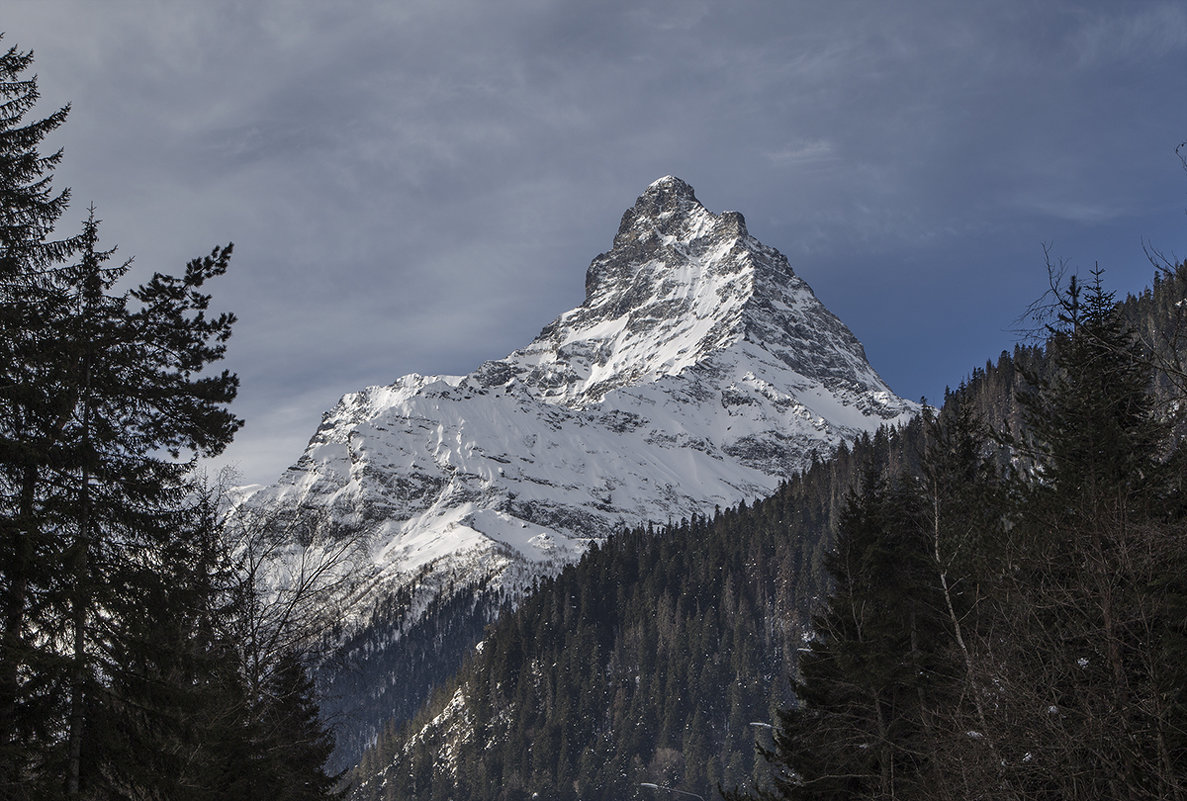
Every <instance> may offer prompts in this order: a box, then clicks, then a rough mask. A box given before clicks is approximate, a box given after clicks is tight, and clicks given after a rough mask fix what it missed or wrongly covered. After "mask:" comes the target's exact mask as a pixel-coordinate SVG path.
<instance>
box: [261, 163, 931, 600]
mask: <svg viewBox="0 0 1187 801" xmlns="http://www.w3.org/2000/svg"><path fill="white" fill-rule="evenodd" d="M914 408H915V407H914V405H913V404H910V403H907V402H905V401H903V400H901V399H900V398H898V397H897V396H895V395H894V393H893V392H891V391H890V389H889V388H888V387H887V386H886V384H885V383H884V382H883V381H882V380H881V379H880V378H879V377H878V375H877V374H876V373H875V372H874V370H873V369H872V368H871V367H870V366H869V364H868V363H867V361H866V358H865V353H864V351H863V349H862V346H861V343H860V342H858V340H857V338H856V337H854V336H853V334H852V333H851V332H850V331H849V329H848V328H846V327H845V325H844V324H843V323H841V321H840V320H838V319H837V318H836V317H835V316H834V315H832V314H831V313H830V312H829V311H828V310H827V309H825V308H824V306H823V305H822V304H821V303H820V302H819V301H818V300H817V299H816V297H815V296H814V295H813V294H812V291H811V289H810V288H809V287H808V285H807V284H806V283H804V281H803V280H802V279H800V278H799V277H798V276H797V275H796V274H795V273H794V272H793V271H792V269H791V267H790V265H789V264H788V262H787V259H786V258H785V257H784V256H783V255H782V254H780V253H779V252H778V251H776V250H774V249H773V248H769V247H767V246H765V245H763V244H761V243H760V242H758V241H757V240H756V239H754V238H753V237H751V236H750V235H749V234H748V232H747V230H746V223H745V220H744V219H743V218H742V215H741V214H739V213H737V212H725V213H722V214H713V213H711V212H709V211H708V210H706V209H705V207H704V206H702V205H701V204H700V202H698V200H697V199H696V196H695V194H694V192H693V189H692V187H690V186H689V185H688V184H686V183H684V182H683V181H681V180H679V179H677V178H672V177H666V178H662V179H660V180H658V181H656V182H655V183H653V184H652V185H651V186H649V187H648V188H647V190H646V191H645V192H644V193H643V195H642V196H640V197H639V199H638V200H637V201H636V202H635V205H634V206H633V207H632V208H631V209H629V210H627V212H626V213H625V214H624V215H623V218H622V224H621V225H620V227H619V230H618V234H617V235H616V236H615V238H614V245H613V247H612V249H611V250H610V251H609V252H607V253H603V254H601V255H599V256H598V257H597V258H595V259H594V260H593V262H592V264H591V265H590V267H589V270H588V273H587V275H586V299H585V302H584V303H582V305H581V306H579V307H577V308H576V309H573V310H571V311H568V312H566V313H564V314H562V315H561V316H560V317H558V318H557V319H556V320H554V321H553V322H552V323H550V324H549V325H547V326H545V328H544V329H543V331H541V333H540V335H539V336H538V337H537V338H536V339H535V340H534V341H533V342H532V343H531V344H529V345H528V346H527V347H525V348H523V349H521V350H518V351H515V352H514V353H512V354H511V355H509V356H507V357H506V358H504V359H500V360H497V361H490V362H487V363H485V364H483V365H482V366H481V367H479V368H478V370H476V371H475V372H474V373H472V374H470V375H468V376H420V375H409V376H405V377H403V378H401V379H399V380H398V381H396V382H395V383H393V384H392V385H390V386H386V387H369V388H367V389H365V390H363V391H361V392H357V393H353V394H349V395H346V396H345V397H343V398H342V400H341V401H340V402H339V404H338V405H337V406H336V407H335V408H334V409H332V410H331V411H329V412H328V413H327V414H326V415H325V417H324V419H323V422H322V425H321V427H320V428H319V429H318V431H317V433H316V434H315V436H314V437H313V439H312V440H311V441H310V443H309V446H308V448H307V449H306V451H305V453H304V455H303V456H302V457H301V458H300V460H299V461H298V462H297V463H296V465H294V466H293V467H291V468H289V470H288V472H287V473H286V474H285V475H284V476H283V477H282V479H281V480H280V481H279V482H278V483H277V484H276V485H275V486H273V487H270V488H268V489H266V490H264V491H262V492H261V493H259V494H257V496H256V499H255V500H256V501H257V502H259V501H261V500H263V499H270V498H280V499H285V500H289V501H299V502H302V503H313V504H317V505H324V506H328V507H330V508H331V509H333V510H334V512H335V514H336V515H338V516H339V517H342V518H345V519H348V520H351V521H354V522H357V523H359V524H363V525H366V526H369V527H371V528H373V529H374V530H375V531H376V532H377V535H378V536H377V547H376V552H375V560H376V570H377V571H378V572H379V574H380V575H381V577H382V579H383V583H386V582H391V581H395V582H399V581H400V580H401V577H402V576H408V575H411V574H413V573H414V572H418V571H421V570H422V568H424V567H425V566H426V565H428V564H430V563H431V564H434V565H436V566H437V567H438V568H439V569H441V570H444V571H445V572H446V574H447V575H449V576H450V578H449V582H460V583H462V584H464V583H466V581H467V579H466V576H467V574H468V573H471V572H474V571H478V572H481V573H483V574H493V575H496V576H501V575H504V574H505V577H506V580H507V581H508V582H510V583H512V584H522V583H524V582H528V581H530V579H531V577H532V576H534V575H538V574H539V573H542V572H550V571H554V570H556V569H558V567H559V566H560V565H562V564H564V563H566V562H568V561H570V560H573V559H575V558H576V557H577V556H578V555H579V554H580V553H581V552H582V550H583V548H584V546H585V544H586V543H587V541H588V540H589V539H591V538H600V537H604V536H606V535H608V534H610V533H612V532H613V531H615V530H618V529H620V528H621V527H623V526H631V525H639V524H643V523H646V522H647V521H649V520H653V521H659V522H662V521H665V520H668V519H679V518H680V517H683V516H688V515H691V514H694V513H702V512H705V511H708V510H712V508H713V506H714V505H715V504H719V505H722V506H725V505H730V504H733V503H736V502H737V501H738V500H741V499H743V498H753V497H756V496H760V495H763V494H766V493H768V492H769V491H771V490H772V489H773V488H774V487H775V486H776V485H777V484H778V482H779V481H780V480H781V479H782V478H785V477H787V476H788V475H790V474H791V473H792V472H793V471H795V470H797V469H799V468H801V467H803V466H804V465H805V464H806V463H807V462H809V461H810V459H811V458H812V454H813V452H814V451H815V452H816V453H818V454H820V455H824V454H825V453H827V452H829V451H831V450H832V449H833V448H835V447H836V446H837V445H838V444H839V443H840V442H842V441H843V440H847V439H850V438H852V437H854V436H855V435H857V434H858V433H860V432H861V431H867V430H871V429H873V428H876V427H877V426H879V425H881V424H883V423H894V422H897V421H900V420H902V419H905V417H906V416H908V415H910V414H911V413H912V412H913V411H914Z"/></svg>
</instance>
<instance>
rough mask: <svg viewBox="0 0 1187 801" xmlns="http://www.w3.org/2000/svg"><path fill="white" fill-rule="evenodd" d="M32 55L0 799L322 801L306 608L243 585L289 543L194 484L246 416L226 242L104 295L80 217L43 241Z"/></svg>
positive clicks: (9, 425)
mask: <svg viewBox="0 0 1187 801" xmlns="http://www.w3.org/2000/svg"><path fill="white" fill-rule="evenodd" d="M31 63H32V54H31V53H28V52H22V51H19V50H18V49H16V48H10V49H8V50H6V51H4V52H2V53H0V797H3V798H5V799H14V800H15V799H43V798H68V799H108V798H113V799H114V798H128V799H133V798H135V799H150V798H160V799H165V798H168V799H186V798H194V799H198V798H202V799H205V798H243V799H250V798H264V797H268V798H279V797H282V798H324V797H329V796H330V795H331V794H332V785H333V779H332V778H331V777H329V776H327V775H326V773H325V772H324V770H323V769H322V766H323V765H324V763H325V760H326V757H327V756H328V754H329V751H330V749H331V747H332V742H331V741H330V739H329V738H328V736H327V734H326V732H325V730H324V727H323V726H322V724H321V722H320V720H319V717H318V711H317V707H316V704H315V701H314V695H313V688H312V684H311V683H310V681H309V679H308V677H307V676H306V672H305V668H304V666H303V664H302V657H303V653H302V651H301V648H300V645H301V643H302V642H303V641H306V640H307V636H306V635H307V634H308V631H307V630H306V629H305V628H304V624H303V623H302V622H300V621H298V619H297V616H296V615H294V614H293V612H294V610H298V609H301V608H302V606H301V604H300V603H297V600H298V599H297V596H296V595H295V594H294V593H293V592H292V591H290V590H291V586H290V587H281V588H280V590H279V591H277V590H276V589H275V588H265V587H264V586H263V584H262V583H261V578H262V576H261V573H260V569H261V567H262V565H263V562H261V561H260V560H258V559H257V557H258V556H259V555H260V554H262V553H265V552H268V551H269V550H274V549H275V546H276V545H277V543H278V542H279V541H280V540H279V539H278V537H280V536H282V535H283V533H284V532H283V530H282V529H275V528H264V529H261V528H256V527H255V526H254V525H252V524H251V523H252V521H248V520H239V521H237V522H236V523H234V525H229V524H228V522H227V521H226V520H225V519H223V518H221V517H220V514H219V512H218V506H219V504H218V499H217V497H215V496H214V495H213V494H212V493H211V492H210V491H207V490H205V489H204V488H203V487H202V486H201V484H200V483H199V482H198V481H197V479H196V477H195V470H194V467H195V464H196V460H197V457H198V456H199V455H210V454H217V453H218V452H220V451H221V450H222V449H223V448H224V447H225V446H226V444H227V443H228V442H229V441H230V439H231V437H232V436H233V435H234V433H235V431H236V430H237V429H238V428H239V426H240V424H241V421H239V420H238V419H237V418H236V417H235V416H234V415H233V414H231V413H230V411H229V410H228V408H227V407H228V404H229V403H230V402H231V401H232V400H233V399H234V397H235V395H236V391H237V388H238V379H237V378H236V377H235V376H234V375H232V374H230V373H228V372H226V371H223V372H221V373H219V372H212V371H211V369H210V368H211V367H212V365H213V364H214V363H216V362H217V361H218V360H219V359H221V358H222V355H223V352H224V348H225V343H226V340H227V338H228V337H229V336H230V333H231V327H232V325H233V323H234V317H233V316H232V315H230V314H211V313H210V312H209V304H210V300H211V298H210V295H208V294H207V293H206V285H207V282H209V281H212V280H214V279H217V278H218V277H219V276H220V275H222V274H223V273H224V272H225V270H226V269H227V266H228V262H229V257H230V254H231V248H230V246H229V245H228V246H227V247H225V248H215V249H214V250H213V251H212V252H211V254H210V255H209V256H207V257H205V258H199V259H195V260H194V261H192V262H190V263H189V264H188V265H186V267H185V269H184V271H183V272H182V273H181V274H180V275H176V276H174V275H163V274H160V273H158V274H155V275H153V276H152V277H151V278H150V279H149V280H148V281H147V282H145V283H143V284H141V285H140V286H139V287H136V288H135V289H132V290H130V291H118V290H117V289H116V285H117V283H118V282H119V281H120V279H122V278H123V277H124V276H125V275H126V273H127V271H128V269H129V263H124V264H122V265H118V266H113V265H111V264H110V263H109V262H110V258H111V255H112V251H111V250H102V249H100V247H99V237H98V228H99V223H98V221H97V220H96V219H95V216H94V212H93V210H92V212H91V214H90V215H89V216H88V217H87V219H86V220H85V221H84V222H83V225H82V229H81V231H80V233H78V234H76V235H73V236H69V237H65V238H60V239H54V238H53V236H54V229H55V228H56V227H57V226H58V225H59V223H60V222H61V218H62V215H63V214H64V213H65V211H66V209H67V206H68V201H69V192H68V191H67V190H62V191H55V190H54V189H53V187H52V185H51V178H52V173H53V170H54V168H55V167H56V165H57V164H58V163H59V161H60V159H61V155H62V154H61V152H60V151H58V152H56V153H52V154H50V155H42V154H41V153H40V152H39V151H38V147H39V146H40V144H41V142H42V141H43V140H44V138H45V137H46V136H47V135H49V134H50V133H51V132H53V131H54V130H55V129H56V128H58V127H59V126H60V125H61V124H62V123H63V122H64V121H65V119H66V116H67V113H68V108H62V109H59V110H58V111H56V112H54V113H53V114H51V115H49V116H48V117H45V118H44V119H40V120H35V121H32V122H30V121H27V120H26V119H25V117H26V115H27V114H28V113H29V112H30V111H31V110H32V109H33V107H34V105H35V104H36V102H37V99H38V92H37V84H36V80H35V78H32V77H25V75H26V73H27V71H28V70H29V68H30V66H31ZM291 584H292V583H291V582H290V585H291ZM316 594H317V593H316V592H313V591H311V590H310V588H309V587H308V585H305V591H304V592H303V593H302V594H301V596H300V597H301V598H304V599H305V600H314V599H315V597H316ZM277 600H279V601H280V602H281V603H284V604H286V608H285V609H284V610H281V611H282V612H283V615H282V616H281V615H278V614H277V611H278V610H277V607H276V605H275V604H276V602H277ZM282 617H283V622H280V621H281V618H282Z"/></svg>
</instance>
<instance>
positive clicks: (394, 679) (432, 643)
mask: <svg viewBox="0 0 1187 801" xmlns="http://www.w3.org/2000/svg"><path fill="white" fill-rule="evenodd" d="M488 583H489V580H484V581H480V582H479V583H478V584H477V585H476V586H475V587H473V588H471V589H468V590H467V591H466V592H454V593H437V594H436V595H434V596H433V598H432V600H430V601H429V602H428V604H427V606H426V607H425V608H424V611H423V613H422V614H420V615H419V616H418V617H416V619H415V620H414V621H413V622H411V623H409V622H408V618H409V617H410V615H409V610H410V609H413V608H415V599H416V597H417V595H418V594H421V593H423V591H424V588H422V587H420V586H419V585H418V583H417V582H412V583H410V584H408V585H405V586H403V587H401V588H400V589H399V590H398V591H397V592H395V593H392V594H391V595H389V596H386V597H384V598H382V599H380V600H379V601H377V602H376V604H375V606H374V607H373V608H372V609H371V610H369V612H368V616H367V625H366V626H360V627H356V628H355V629H353V630H351V631H348V632H346V631H337V632H330V639H329V640H328V642H327V645H328V646H329V650H330V651H331V653H330V656H328V657H327V658H326V659H324V660H323V661H322V662H320V663H319V665H318V666H317V679H318V688H319V690H320V691H321V694H322V703H321V710H322V715H323V717H324V718H325V719H326V720H327V721H328V722H329V723H331V724H332V725H333V726H334V729H335V734H336V735H337V741H336V743H335V751H334V753H333V755H332V756H331V758H330V762H329V766H330V767H331V769H333V770H344V769H346V768H349V767H351V766H352V765H354V764H355V763H356V762H358V760H359V758H360V757H361V756H362V755H363V752H364V751H365V750H366V749H367V747H368V746H369V745H371V743H373V742H375V740H376V738H377V737H378V736H379V734H380V732H381V731H382V730H383V728H384V726H385V725H390V722H391V721H393V720H395V721H400V722H403V721H407V720H410V719H411V718H412V717H413V716H415V715H416V713H417V712H418V711H419V710H420V707H421V706H422V704H423V703H424V701H425V699H427V698H428V697H429V695H430V694H431V692H432V691H433V689H434V688H435V687H437V686H438V685H440V684H441V682H442V678H443V677H445V676H450V675H452V674H454V673H456V672H457V671H458V669H460V668H461V666H462V664H463V662H464V661H465V657H466V654H467V653H469V651H470V650H471V649H472V648H473V644H474V643H476V642H478V641H479V640H480V639H482V634H483V631H484V630H485V628H486V626H487V625H488V624H489V623H491V622H492V621H493V620H495V619H496V618H497V617H498V613H499V610H500V609H501V608H503V606H504V603H505V598H504V597H503V596H504V594H503V593H502V592H500V591H497V590H492V589H490V588H489V587H488Z"/></svg>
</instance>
